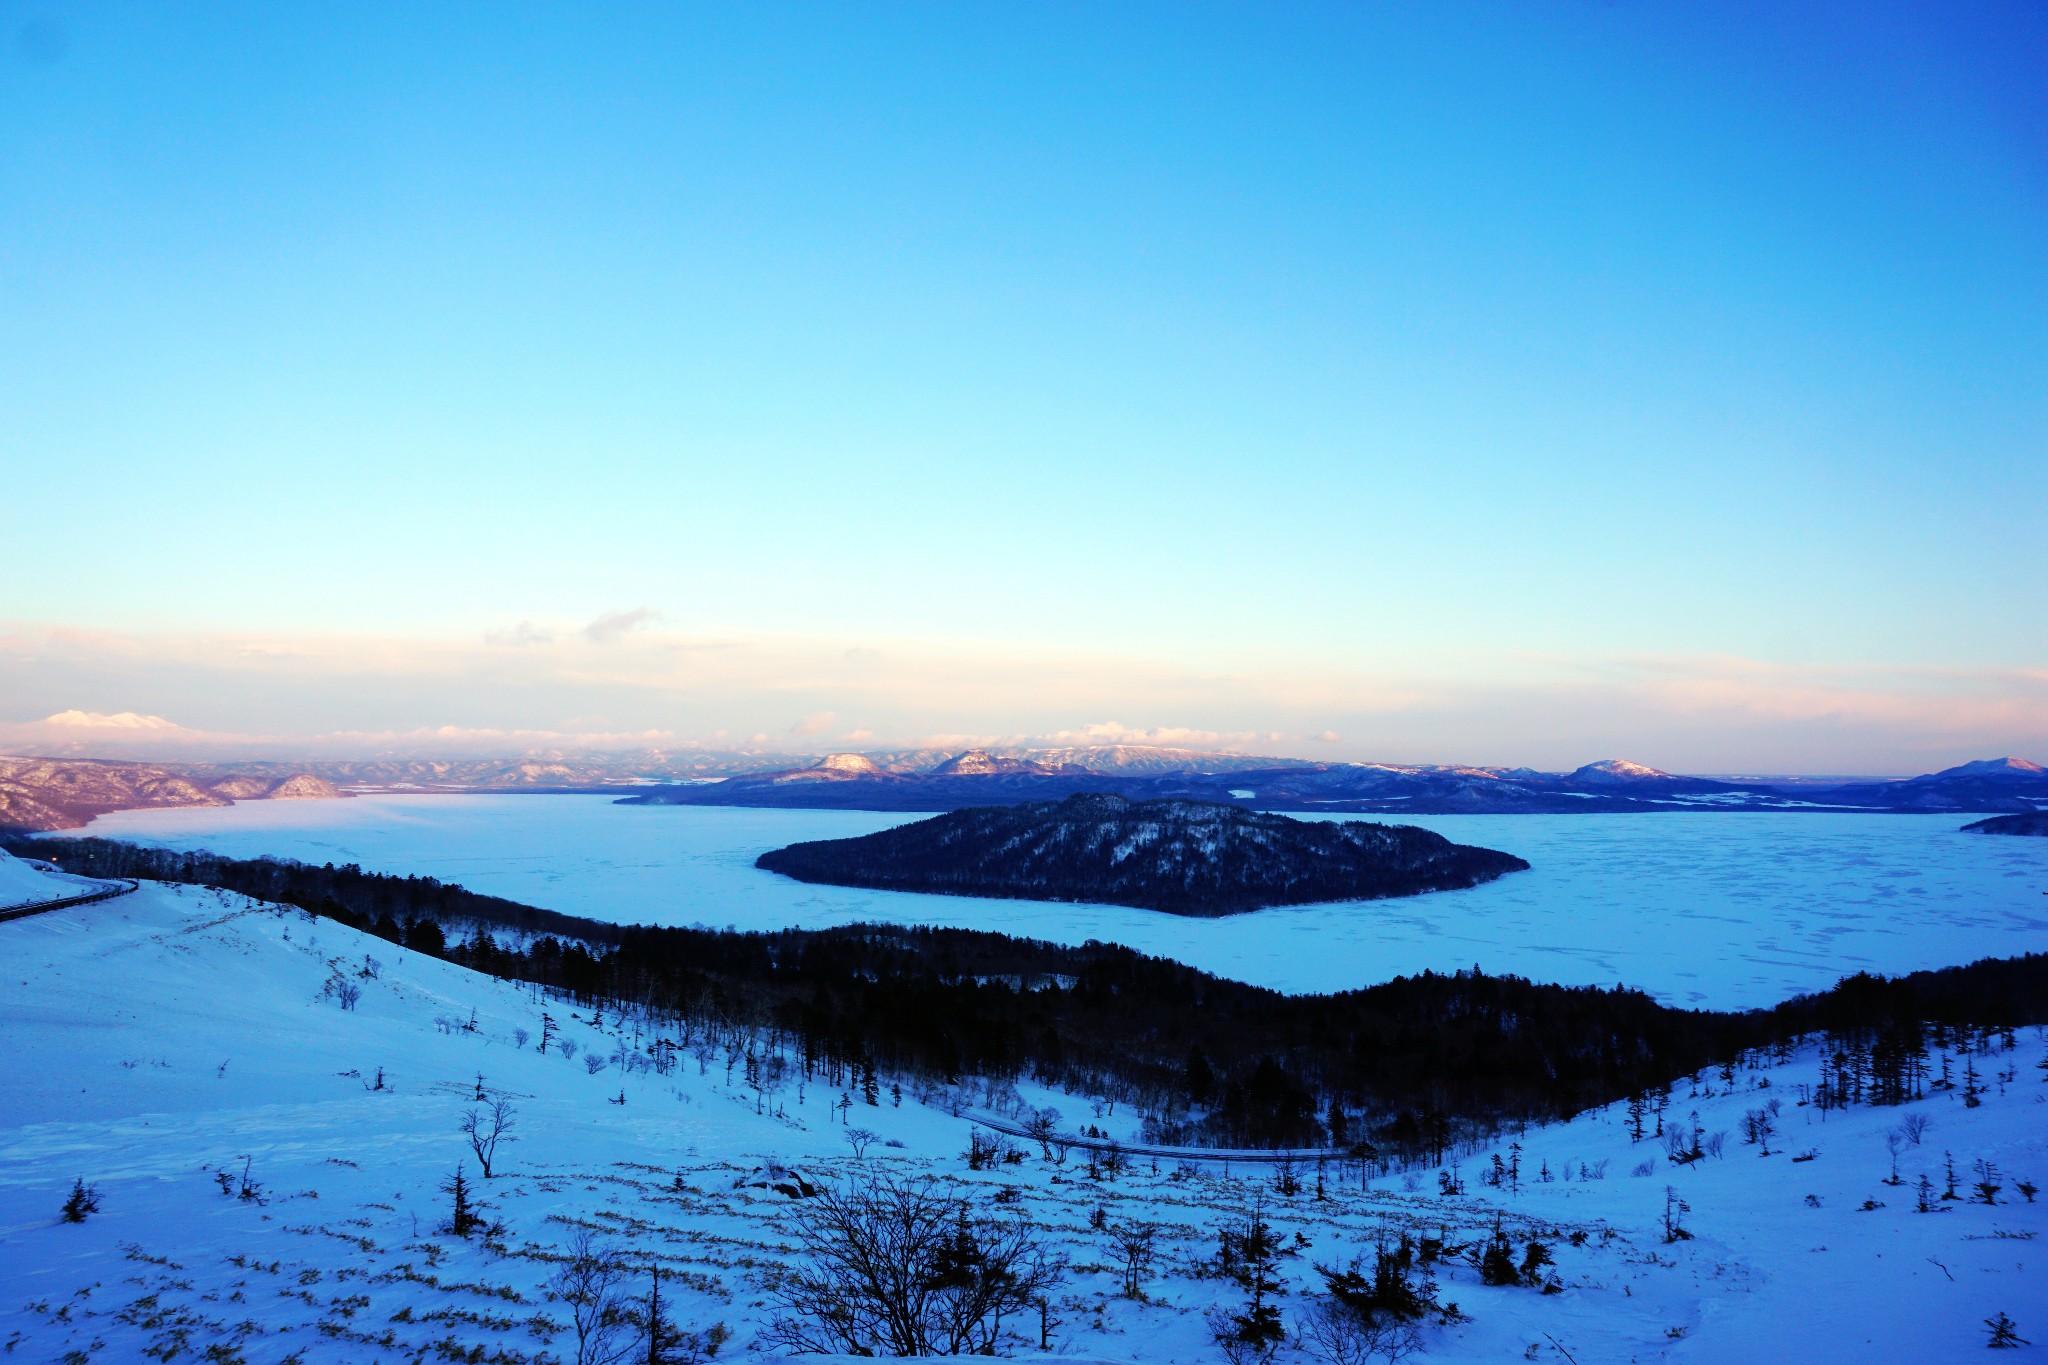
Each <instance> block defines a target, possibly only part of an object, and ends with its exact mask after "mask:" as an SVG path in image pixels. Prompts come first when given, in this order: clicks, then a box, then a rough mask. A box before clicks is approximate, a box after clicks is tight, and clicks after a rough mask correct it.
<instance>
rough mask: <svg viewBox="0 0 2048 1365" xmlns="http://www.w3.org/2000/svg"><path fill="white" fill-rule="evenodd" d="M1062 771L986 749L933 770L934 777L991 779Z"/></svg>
mask: <svg viewBox="0 0 2048 1365" xmlns="http://www.w3.org/2000/svg"><path fill="white" fill-rule="evenodd" d="M1059 771H1060V769H1059V768H1057V767H1054V766H1053V765H1051V764H1048V763H1040V762H1037V761H1036V760H1034V759H1031V758H1011V757H1005V756H1003V755H1001V754H993V753H990V752H989V751H988V750H986V749H967V750H964V751H963V752H961V753H957V754H955V755H953V756H952V757H951V758H949V759H947V760H946V761H945V762H943V763H941V764H939V765H938V766H937V767H935V768H933V769H932V770H931V775H932V776H933V777H989V776H993V775H995V774H999V773H1030V774H1034V775H1048V774H1053V773H1057V772H1059Z"/></svg>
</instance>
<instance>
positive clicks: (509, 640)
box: [484, 621, 555, 649]
mask: <svg viewBox="0 0 2048 1365" xmlns="http://www.w3.org/2000/svg"><path fill="white" fill-rule="evenodd" d="M554 642H555V633H554V632H553V631H551V630H547V629H545V628H543V627H541V626H536V625H535V624H534V623H533V622H531V621H521V622H520V623H519V624H518V625H516V626H514V627H512V629H510V630H494V631H490V632H488V633H486V634H485V635H484V643H485V644H487V645H497V646H499V647H501V648H509V649H525V648H527V647H529V646H532V645H551V644H553V643H554Z"/></svg>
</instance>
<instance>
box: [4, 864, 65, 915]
mask: <svg viewBox="0 0 2048 1365" xmlns="http://www.w3.org/2000/svg"><path fill="white" fill-rule="evenodd" d="M83 889H85V888H83V887H81V886H80V884H79V883H77V882H75V881H72V880H71V879H70V878H68V877H53V876H51V875H50V874H49V873H47V872H44V871H42V870H41V869H39V868H35V867H31V866H29V865H28V864H27V863H25V862H23V861H22V860H21V859H19V858H17V857H15V856H14V855H13V854H11V853H8V852H5V851H4V850H0V910H5V909H7V908H9V907H10V906H16V905H33V904H35V903H37V902H38V901H53V900H57V899H58V898H60V897H63V896H75V895H77V894H78V893H79V892H80V891H81V890H83Z"/></svg>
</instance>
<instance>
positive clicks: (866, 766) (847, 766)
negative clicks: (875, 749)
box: [808, 754, 884, 777]
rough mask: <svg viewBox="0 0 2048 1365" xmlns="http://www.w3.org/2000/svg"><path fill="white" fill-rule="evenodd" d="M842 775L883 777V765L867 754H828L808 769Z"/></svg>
mask: <svg viewBox="0 0 2048 1365" xmlns="http://www.w3.org/2000/svg"><path fill="white" fill-rule="evenodd" d="M808 771H810V772H814V773H832V774H834V775H836V776H841V777H881V776H883V775H884V773H883V769H882V766H881V765H880V764H878V763H876V762H875V760H873V759H872V758H869V757H868V756H867V755H866V754H826V755H825V756H824V757H823V758H821V759H819V760H818V761H817V762H816V763H813V764H812V765H811V766H810V768H809V769H808Z"/></svg>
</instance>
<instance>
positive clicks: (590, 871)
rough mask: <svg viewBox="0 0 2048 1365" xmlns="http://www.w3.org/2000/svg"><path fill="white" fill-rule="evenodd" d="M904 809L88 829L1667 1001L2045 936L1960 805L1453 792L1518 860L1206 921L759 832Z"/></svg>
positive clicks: (264, 810)
mask: <svg viewBox="0 0 2048 1365" xmlns="http://www.w3.org/2000/svg"><path fill="white" fill-rule="evenodd" d="M918 818H921V817H918V816H905V815H901V814H895V813H889V814H877V813H869V812H858V811H786V810H740V809H720V808H716V807H691V806H620V805H616V804H614V803H613V802H612V800H611V799H610V798H608V797H602V796H366V797H358V798H355V799H352V800H343V801H294V802H277V801H252V802H245V803H242V804H240V805H236V806H232V807H225V808H218V809H198V810H153V811H123V812H119V813H117V814H114V815H109V816H103V817H101V818H100V819H99V820H96V821H94V822H93V824H92V827H91V829H90V831H89V832H90V833H92V834H96V835H104V836H106V837H109V838H118V839H133V840H138V841H142V842H148V843H155V844H161V845H166V846H169V847H174V848H185V849H189V848H207V849H212V850H214V851H215V852H218V853H222V854H226V855H230V856H236V857H253V856H257V855H260V854H273V855H279V856H284V857H291V858H298V859H302V860H305V861H308V862H316V863H324V862H334V863H358V864H360V865H362V866H363V867H364V868H365V869H368V870H371V871H377V872H392V873H418V874H421V875H426V876H433V877H438V878H440V879H442V880H444V881H452V882H459V883H461V884H462V885H464V886H467V887H469V888H470V889H471V890H474V891H481V892H487V893H490V894H493V895H498V896H504V897H507V898H509V899H512V900H517V901H523V902H525V903H527V904H531V905H540V906H545V907H547V908H549V909H553V910H561V911H565V912H568V913H571V914H577V915H585V916H589V917H592V918H597V919H606V920H615V921H619V922H622V923H648V924H705V925H712V926H715V927H724V926H728V925H730V926H734V927H738V928H741V929H779V928H786V927H801V928H822V927H826V926H830V925H840V924H851V923H856V922H859V921H864V920H865V921H888V922H894V923H901V924H930V925H956V926H962V927H968V928H977V929H994V930H1000V931H1001V932H1004V933H1009V934H1021V935H1027V936H1030V937H1035V938H1043V939H1050V940H1053V941H1056V942H1062V943H1080V942H1085V941H1086V940H1089V939H1102V940H1106V941H1110V942H1116V943H1123V944H1128V945H1129V946H1131V947H1133V948H1136V949H1139V950H1140V951H1143V952H1148V953H1155V954H1158V955H1161V956H1165V957H1172V958H1177V959H1179V960H1180V961H1183V962H1186V963H1189V964H1190V965H1192V966H1196V967H1200V968H1202V969H1203V970H1206V971H1211V972H1215V973H1217V974H1218V975H1222V976H1229V977H1234V978H1237V979H1238V980H1241V981H1249V982H1253V983H1255V984H1258V985H1262V986H1271V987H1274V988H1277V989H1280V990H1286V991H1333V990H1344V989H1347V988H1351V987H1356V986H1366V985H1371V984H1372V983H1374V982H1378V981H1384V980H1386V979H1388V978H1389V977H1393V976H1397V975H1400V974H1402V973H1407V972H1416V971H1420V970H1422V969H1424V968H1433V969H1436V970H1439V971H1444V970H1452V969H1456V968H1459V967H1470V966H1475V965H1476V966H1479V967H1482V968H1484V969H1485V970H1487V971H1489V972H1514V973H1519V974H1522V975H1525V976H1529V977H1532V978H1534V979H1536V980H1539V981H1559V982H1565V983H1569V984H1597V985H1607V984H1613V983H1616V982H1620V983H1625V984H1627V985H1631V986H1638V987H1641V988H1643V989H1645V990H1648V991H1651V992H1654V993H1655V994H1656V995H1658V996H1659V997H1661V998H1663V999H1665V1000H1667V1001H1670V1002H1672V1003H1675V1004H1690V1005H1702V1006H1710V1007H1715V1008H1733V1007H1742V1006H1750V1005H1764V1004H1770V1003H1773V1002H1775V1001H1777V1000H1780V999H1783V998H1784V997H1786V996H1788V995H1792V994H1795V993H1797V992H1800V991H1809V990H1816V989H1820V988H1823V987H1826V986H1828V985H1831V984H1832V983H1833V982H1834V981H1835V980H1836V979H1837V978H1838V977H1841V976H1843V975H1846V974H1848V973H1851V972H1855V971H1858V970H1869V971H1876V972H1884V973H1894V974H1895V973H1899V972H1905V971H1912V970H1916V969H1918V968H1922V967H1941V966H1949V965H1953V964H1956V963H1961V962H1969V961H1973V960H1975V959H1977V958H1980V957H2007V956H2013V955H2016V954H2019V953H2024V952H2030V951H2031V952H2037V951H2041V950H2043V949H2048V894H2044V892H2048V840H2042V839H2001V838H1987V837H1985V836H1982V835H1975V834H1962V833H1959V832H1958V830H1957V826H1958V825H1959V824H1961V823H1962V821H1961V820H1960V819H1958V818H1957V817H1953V816H1940V817H1937V816H1903V815H1815V814H1774V813H1768V812H1757V813H1715V814H1655V815H1554V816H1553V815H1467V816H1425V817H1417V818H1415V819H1414V820H1412V821H1411V823H1414V824H1418V825H1422V826H1424V827H1426V828H1429V829H1433V830H1436V831H1438V832H1439V833H1442V834H1444V835H1445V836H1447V837H1449V838H1451V839H1455V840H1457V841H1459V842H1461V843H1472V844H1480V845H1483V846H1485V847H1488V848H1497V849H1503V850H1506V851H1507V852H1510V853H1516V854H1519V855H1521V856H1522V857H1524V858H1526V859H1528V861H1529V862H1530V864H1531V865H1532V870H1531V871H1528V872H1521V873H1515V874H1513V875H1511V876H1508V877H1505V878H1502V879H1501V880H1499V881H1497V882H1493V883H1490V884H1488V885H1486V886H1481V887H1475V888H1473V889H1471V890H1467V891H1450V892H1440V893H1436V894H1433V895H1428V896H1417V897H1411V898H1408V899H1404V900H1392V901H1361V902H1347V903H1342V904H1332V905H1317V906H1298V907H1291V908H1284V909H1273V910H1262V911H1259V912H1256V913H1254V914H1248V915H1236V916H1232V917H1230V918H1227V919H1220V920H1196V919H1185V918H1181V917H1178V916H1172V915H1164V914H1158V913H1155V912H1152V911H1147V910H1137V909H1128V908H1124V907H1121V906H1104V905H1058V904H1049V903H1045V902H1039V901H999V900H979V899H972V898H967V897H958V896H925V895H911V894H905V893H898V892H888V891H865V890H857V889H853V888H842V887H827V886H806V885H803V884H801V883H798V882H792V881H789V880H787V879H785V878H782V877H778V876H774V875H772V874H770V873H766V872H761V871H758V870H756V869H755V868H754V866H753V861H754V859H755V857H757V856H758V855H759V854H760V853H762V852H763V851H765V850H767V849H770V848H776V847H780V846H781V845H783V844H787V843H792V842H795V841H797V840H800V839H826V838H839V837H844V836H849V835H856V834H866V833H870V832H872V831H874V830H878V829H884V828H887V827H888V826H890V825H894V824H900V823H903V822H904V821H906V820H912V819H918Z"/></svg>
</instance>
